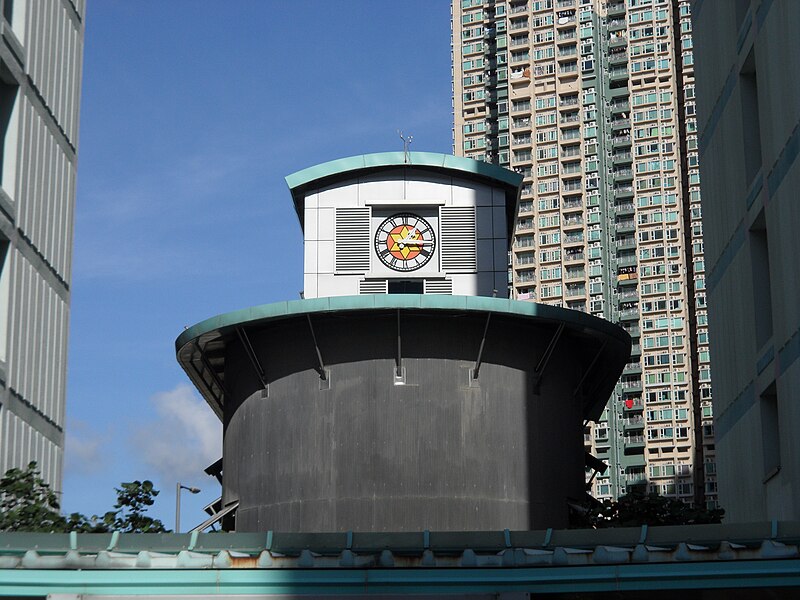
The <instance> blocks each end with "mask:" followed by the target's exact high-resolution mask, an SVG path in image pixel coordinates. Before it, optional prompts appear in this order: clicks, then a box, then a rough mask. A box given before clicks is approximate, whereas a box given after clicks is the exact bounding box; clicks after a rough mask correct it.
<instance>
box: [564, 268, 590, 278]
mask: <svg viewBox="0 0 800 600" xmlns="http://www.w3.org/2000/svg"><path fill="white" fill-rule="evenodd" d="M564 279H567V280H570V279H572V280H575V279H586V271H585V270H583V269H575V270H570V269H567V272H566V274H565V277H564Z"/></svg>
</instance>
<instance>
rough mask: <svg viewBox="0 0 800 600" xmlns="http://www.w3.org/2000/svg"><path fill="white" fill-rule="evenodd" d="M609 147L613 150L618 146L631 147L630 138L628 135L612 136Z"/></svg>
mask: <svg viewBox="0 0 800 600" xmlns="http://www.w3.org/2000/svg"><path fill="white" fill-rule="evenodd" d="M611 145H612V146H614V147H615V148H616V147H618V146H628V147H630V145H631V136H630V135H612V136H611Z"/></svg>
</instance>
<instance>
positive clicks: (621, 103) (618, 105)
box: [611, 98, 630, 113]
mask: <svg viewBox="0 0 800 600" xmlns="http://www.w3.org/2000/svg"><path fill="white" fill-rule="evenodd" d="M628 110H630V104H629V103H628V99H627V98H618V99H616V100H614V101H613V102H612V103H611V112H612V113H617V112H627V111H628Z"/></svg>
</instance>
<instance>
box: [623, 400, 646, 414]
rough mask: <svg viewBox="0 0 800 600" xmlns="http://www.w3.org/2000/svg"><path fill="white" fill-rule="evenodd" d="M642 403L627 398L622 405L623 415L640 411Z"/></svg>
mask: <svg viewBox="0 0 800 600" xmlns="http://www.w3.org/2000/svg"><path fill="white" fill-rule="evenodd" d="M642 408H644V403H643V402H642V399H641V398H628V399H627V400H625V401H624V402H623V403H622V412H623V413H632V412H637V411H640V410H642Z"/></svg>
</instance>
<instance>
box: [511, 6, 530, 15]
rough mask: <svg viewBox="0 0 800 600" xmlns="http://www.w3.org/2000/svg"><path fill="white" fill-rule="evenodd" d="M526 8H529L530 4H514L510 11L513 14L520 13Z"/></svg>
mask: <svg viewBox="0 0 800 600" xmlns="http://www.w3.org/2000/svg"><path fill="white" fill-rule="evenodd" d="M526 10H528V5H527V4H521V5H519V6H512V7H511V11H510V12H511V14H512V15H518V14H520V13H524V12H525V11H526Z"/></svg>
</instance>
